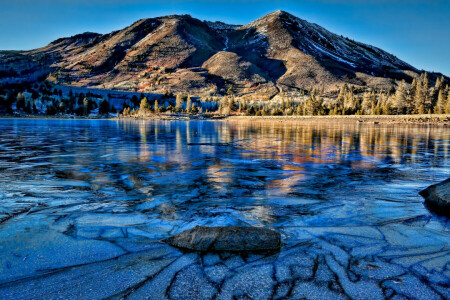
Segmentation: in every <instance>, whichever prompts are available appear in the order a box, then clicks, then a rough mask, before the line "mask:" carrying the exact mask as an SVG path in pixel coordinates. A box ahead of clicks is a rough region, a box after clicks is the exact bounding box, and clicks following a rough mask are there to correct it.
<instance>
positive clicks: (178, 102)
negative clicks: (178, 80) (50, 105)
mask: <svg viewBox="0 0 450 300" xmlns="http://www.w3.org/2000/svg"><path fill="white" fill-rule="evenodd" d="M183 104H184V101H183V97H182V95H181V93H179V94H177V98H176V99H175V109H176V110H177V111H180V110H181V109H183Z"/></svg>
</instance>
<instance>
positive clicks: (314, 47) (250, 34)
mask: <svg viewBox="0 0 450 300" xmlns="http://www.w3.org/2000/svg"><path fill="white" fill-rule="evenodd" d="M0 61H1V62H2V63H1V65H0V71H3V72H6V73H7V76H6V77H7V78H9V79H8V81H14V80H19V81H20V80H36V79H38V78H46V79H48V80H50V81H53V82H55V83H58V84H64V85H73V86H81V87H92V88H105V89H115V90H126V91H135V92H144V93H156V94H165V93H166V92H167V91H172V92H174V93H178V92H185V91H189V92H190V93H191V94H194V95H214V94H224V93H225V92H227V90H228V89H229V87H230V86H232V87H233V93H234V94H235V95H238V96H242V95H254V96H257V97H264V98H268V99H271V98H273V97H274V96H275V95H278V94H282V93H283V92H290V93H298V92H301V91H303V90H306V89H309V88H310V87H317V88H318V89H321V90H324V91H325V92H326V91H331V90H337V89H338V88H339V87H340V86H342V85H343V84H344V83H346V84H349V85H352V86H354V87H356V88H358V87H359V88H378V89H385V90H387V89H389V88H391V87H393V86H396V85H397V83H398V82H399V81H400V80H403V79H404V80H406V82H409V83H410V82H411V81H412V79H413V78H415V77H417V76H418V75H419V73H421V72H422V71H419V70H418V69H416V68H415V67H413V66H411V65H409V64H407V63H405V62H404V61H402V60H401V59H399V58H397V57H395V56H394V55H392V54H390V53H387V52H386V51H383V50H381V49H379V48H377V47H375V46H371V45H367V44H363V43H359V42H356V41H353V40H351V39H348V38H345V37H343V36H342V35H339V34H335V33H332V32H330V31H328V30H327V29H325V28H323V27H321V26H319V25H317V24H313V23H310V22H308V21H306V20H303V19H300V18H298V17H296V16H293V15H291V14H289V13H287V12H283V11H277V12H273V13H271V14H268V15H266V16H264V17H262V18H260V19H258V20H256V21H253V22H251V23H249V24H247V25H243V26H238V25H227V24H224V23H221V22H208V21H200V20H198V19H195V18H193V17H191V16H189V15H172V16H164V17H158V18H149V19H142V20H139V21H137V22H135V23H133V24H132V25H130V26H128V27H126V28H124V29H122V30H118V31H114V32H111V33H108V34H96V33H82V34H79V35H75V36H72V37H67V38H61V39H58V40H56V41H54V42H52V43H50V44H49V45H47V46H45V47H43V48H39V49H35V50H32V51H4V52H0ZM8 74H9V75H8ZM441 75H442V74H434V73H432V72H429V77H430V80H432V81H435V80H436V79H437V78H438V77H440V76H441Z"/></svg>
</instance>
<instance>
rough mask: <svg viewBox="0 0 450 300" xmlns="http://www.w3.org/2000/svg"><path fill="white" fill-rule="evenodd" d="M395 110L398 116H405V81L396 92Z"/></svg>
mask: <svg viewBox="0 0 450 300" xmlns="http://www.w3.org/2000/svg"><path fill="white" fill-rule="evenodd" d="M395 108H396V112H397V114H398V115H401V114H404V113H405V112H406V109H407V100H406V84H405V81H404V80H402V82H400V84H399V86H398V88H397V91H396V92H395Z"/></svg>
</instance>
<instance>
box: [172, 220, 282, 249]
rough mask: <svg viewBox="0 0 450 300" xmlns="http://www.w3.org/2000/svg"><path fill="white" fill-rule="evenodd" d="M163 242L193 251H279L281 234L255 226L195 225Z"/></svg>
mask: <svg viewBox="0 0 450 300" xmlns="http://www.w3.org/2000/svg"><path fill="white" fill-rule="evenodd" d="M164 242H166V243H167V244H169V245H171V246H174V247H177V248H182V249H188V250H194V251H233V252H254V251H279V250H280V248H281V235H280V233H279V232H276V231H275V230H271V229H264V228H257V227H243V226H230V227H205V226H196V227H195V228H192V229H188V230H185V231H183V232H181V233H179V234H177V235H174V236H172V237H170V238H168V239H166V240H164Z"/></svg>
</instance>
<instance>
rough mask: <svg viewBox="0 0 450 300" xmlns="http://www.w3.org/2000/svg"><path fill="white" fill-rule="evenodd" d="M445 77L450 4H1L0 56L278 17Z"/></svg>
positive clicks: (322, 0)
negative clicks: (279, 13) (156, 29)
mask: <svg viewBox="0 0 450 300" xmlns="http://www.w3.org/2000/svg"><path fill="white" fill-rule="evenodd" d="M279 9H281V10H285V11H288V12H290V13H292V14H294V15H296V16H298V17H300V18H302V19H305V20H308V21H310V22H314V23H317V24H319V25H321V26H323V27H325V28H327V29H328V30H330V31H332V32H335V33H337V34H341V35H343V36H347V37H350V38H352V39H354V40H357V41H360V42H364V43H368V44H372V45H374V46H378V47H380V48H382V49H384V50H386V51H388V52H391V53H393V54H394V55H396V56H397V57H399V58H400V59H403V60H405V61H406V62H408V63H410V64H412V65H413V66H415V67H417V68H419V69H425V70H428V71H437V72H442V73H444V74H446V75H447V76H450V1H449V0H428V1H421V0H397V1H395V0H391V1H389V0H348V1H342V0H316V1H313V0H297V1H288V0H286V1H281V0H279V1H277V0H271V1H256V0H246V1H237V0H236V1H233V0H228V1H221V0H219V1H214V0H209V1H181V0H165V1H160V0H153V1H143V0H0V49H3V50H6V49H32V48H37V47H41V46H44V45H46V44H48V43H49V42H51V41H52V40H55V39H57V38H59V37H64V36H71V35H74V34H77V33H81V32H85V31H93V32H99V33H108V32H110V31H113V30H117V29H122V28H123V27H126V26H128V25H130V24H131V23H133V22H134V21H136V20H138V19H141V18H146V17H155V16H161V15H168V14H190V15H192V16H193V17H196V18H199V19H202V20H214V21H215V20H220V21H224V22H228V23H234V24H245V23H248V22H250V21H253V20H255V19H257V18H259V17H261V16H263V15H265V14H267V13H270V12H272V11H275V10H279Z"/></svg>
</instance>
